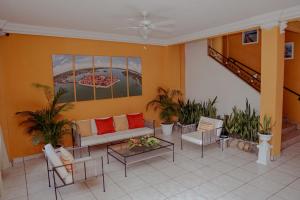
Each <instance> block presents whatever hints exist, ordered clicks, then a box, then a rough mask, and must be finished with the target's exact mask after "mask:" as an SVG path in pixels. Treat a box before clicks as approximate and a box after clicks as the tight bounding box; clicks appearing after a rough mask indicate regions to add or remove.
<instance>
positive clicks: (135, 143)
mask: <svg viewBox="0 0 300 200" xmlns="http://www.w3.org/2000/svg"><path fill="white" fill-rule="evenodd" d="M157 145H159V140H158V139H156V138H155V137H151V136H142V137H139V138H131V139H129V141H128V147H129V149H132V148H135V147H149V148H151V147H156V146H157Z"/></svg>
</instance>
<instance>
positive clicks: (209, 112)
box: [200, 96, 218, 118]
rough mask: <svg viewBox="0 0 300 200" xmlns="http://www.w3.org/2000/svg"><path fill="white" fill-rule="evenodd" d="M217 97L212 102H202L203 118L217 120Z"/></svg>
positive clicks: (209, 100)
mask: <svg viewBox="0 0 300 200" xmlns="http://www.w3.org/2000/svg"><path fill="white" fill-rule="evenodd" d="M217 98H218V97H217V96H216V97H215V98H214V99H213V100H211V99H208V101H203V102H201V103H200V104H201V107H202V116H204V117H210V118H216V117H217V108H216V106H215V104H216V103H217Z"/></svg>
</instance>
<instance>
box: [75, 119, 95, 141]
mask: <svg viewBox="0 0 300 200" xmlns="http://www.w3.org/2000/svg"><path fill="white" fill-rule="evenodd" d="M76 124H77V126H78V129H79V133H80V135H81V136H82V137H87V136H91V135H92V128H91V122H90V120H78V121H76Z"/></svg>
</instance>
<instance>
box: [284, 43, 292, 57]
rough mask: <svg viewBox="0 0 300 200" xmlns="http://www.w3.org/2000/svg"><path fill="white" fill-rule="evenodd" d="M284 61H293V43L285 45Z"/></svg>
mask: <svg viewBox="0 0 300 200" xmlns="http://www.w3.org/2000/svg"><path fill="white" fill-rule="evenodd" d="M284 59H285V60H291V59H294V42H286V43H285V51H284Z"/></svg>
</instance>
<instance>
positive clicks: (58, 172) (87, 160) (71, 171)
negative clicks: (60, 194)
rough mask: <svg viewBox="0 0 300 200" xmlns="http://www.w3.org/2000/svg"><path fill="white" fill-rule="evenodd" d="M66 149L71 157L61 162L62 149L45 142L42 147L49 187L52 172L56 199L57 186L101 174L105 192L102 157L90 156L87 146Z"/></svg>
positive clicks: (60, 186) (63, 185)
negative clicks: (69, 160)
mask: <svg viewBox="0 0 300 200" xmlns="http://www.w3.org/2000/svg"><path fill="white" fill-rule="evenodd" d="M68 150H69V151H70V152H67V153H69V154H70V156H72V157H73V159H72V161H71V162H70V163H63V162H62V160H61V158H60V157H62V155H61V154H62V153H64V152H62V150H61V151H60V149H56V150H55V149H54V148H53V147H52V145H51V144H47V145H45V147H44V154H45V159H46V162H47V173H48V181H49V187H51V182H50V176H51V173H52V178H53V184H54V192H55V198H56V200H57V189H58V188H62V187H65V186H68V185H72V184H74V183H76V182H77V181H81V180H86V179H87V178H89V177H96V176H102V182H103V184H102V187H103V191H104V192H105V180H104V170H103V157H102V156H101V157H96V158H92V157H91V156H90V152H89V149H88V148H87V147H79V148H69V149H68ZM85 154H87V155H85Z"/></svg>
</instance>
